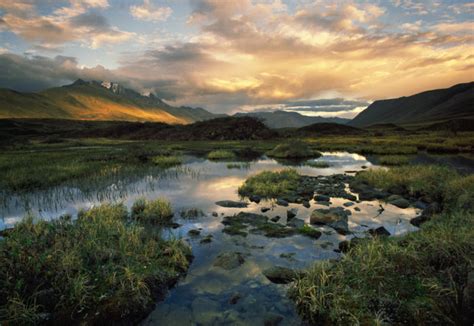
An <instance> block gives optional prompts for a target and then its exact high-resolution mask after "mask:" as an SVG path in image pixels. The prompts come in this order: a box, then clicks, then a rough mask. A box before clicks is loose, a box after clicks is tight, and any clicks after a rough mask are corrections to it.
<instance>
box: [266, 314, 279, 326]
mask: <svg viewBox="0 0 474 326" xmlns="http://www.w3.org/2000/svg"><path fill="white" fill-rule="evenodd" d="M282 321H283V316H282V315H279V314H275V313H267V314H266V315H265V318H264V320H263V326H278V325H280V323H281V322H282Z"/></svg>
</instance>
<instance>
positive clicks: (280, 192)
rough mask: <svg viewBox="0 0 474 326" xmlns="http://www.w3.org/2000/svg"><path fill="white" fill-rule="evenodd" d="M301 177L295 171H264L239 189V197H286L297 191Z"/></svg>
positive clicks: (246, 181) (249, 179)
mask: <svg viewBox="0 0 474 326" xmlns="http://www.w3.org/2000/svg"><path fill="white" fill-rule="evenodd" d="M299 180H300V175H299V174H298V172H296V170H294V169H285V170H282V171H279V172H271V171H263V172H260V173H259V174H257V175H254V176H252V177H250V178H248V179H247V180H245V183H244V184H243V185H242V186H240V187H239V190H238V191H239V195H241V196H247V197H248V196H251V195H257V196H261V197H264V198H276V197H281V196H285V195H287V194H289V193H291V192H293V191H295V190H296V188H297V187H298V183H299Z"/></svg>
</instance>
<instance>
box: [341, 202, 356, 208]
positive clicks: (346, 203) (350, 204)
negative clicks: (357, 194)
mask: <svg viewBox="0 0 474 326" xmlns="http://www.w3.org/2000/svg"><path fill="white" fill-rule="evenodd" d="M342 205H344V207H351V206H354V205H355V203H353V202H351V201H348V202H345V203H344V204H342Z"/></svg>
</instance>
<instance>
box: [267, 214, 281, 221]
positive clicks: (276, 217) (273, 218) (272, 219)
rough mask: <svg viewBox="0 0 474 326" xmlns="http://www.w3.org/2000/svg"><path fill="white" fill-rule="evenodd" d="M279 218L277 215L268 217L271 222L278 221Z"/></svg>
mask: <svg viewBox="0 0 474 326" xmlns="http://www.w3.org/2000/svg"><path fill="white" fill-rule="evenodd" d="M280 219H281V217H280V216H278V215H277V216H274V217H272V218H271V219H270V221H272V222H278V221H279V220H280Z"/></svg>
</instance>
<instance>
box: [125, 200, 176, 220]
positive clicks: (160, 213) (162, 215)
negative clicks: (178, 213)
mask: <svg viewBox="0 0 474 326" xmlns="http://www.w3.org/2000/svg"><path fill="white" fill-rule="evenodd" d="M131 217H132V219H133V220H135V221H139V222H142V223H149V224H166V223H168V222H170V220H171V218H172V217H173V209H172V208H171V204H170V203H169V201H167V200H165V199H162V198H158V199H154V200H147V199H145V198H139V199H137V200H136V201H135V202H134V203H133V205H132V211H131Z"/></svg>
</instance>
